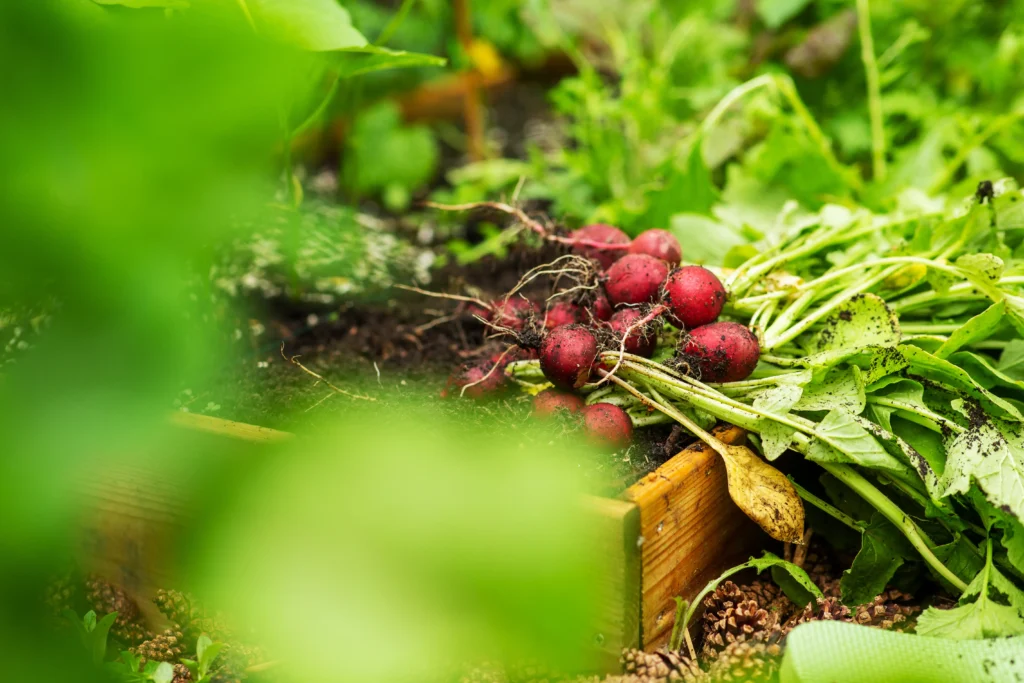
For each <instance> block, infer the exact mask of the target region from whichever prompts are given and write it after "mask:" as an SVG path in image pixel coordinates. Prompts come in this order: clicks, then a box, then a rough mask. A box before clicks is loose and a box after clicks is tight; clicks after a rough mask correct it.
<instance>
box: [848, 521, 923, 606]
mask: <svg viewBox="0 0 1024 683" xmlns="http://www.w3.org/2000/svg"><path fill="white" fill-rule="evenodd" d="M915 556H916V553H915V551H914V549H913V548H912V547H908V543H907V540H906V539H905V538H904V537H903V535H902V534H901V533H900V532H899V530H898V529H896V527H894V526H893V525H892V523H891V522H889V521H888V520H886V519H885V518H884V517H883V516H882V515H881V514H879V513H877V512H876V513H874V514H873V515H872V516H871V522H870V523H869V524H868V525H867V526H866V527H865V528H864V533H863V534H862V535H861V547H860V552H858V553H857V557H855V558H854V560H853V564H852V565H851V566H850V568H849V569H847V570H846V571H844V572H843V578H842V581H841V582H840V586H841V588H842V598H843V602H844V603H845V604H848V605H861V604H864V603H866V602H870V601H871V600H872V599H873V598H874V597H875V596H876V595H879V594H881V593H882V591H884V590H885V587H886V585H888V583H889V581H890V580H891V579H892V576H893V574H895V573H896V570H897V569H899V568H900V566H901V565H902V564H903V560H904V557H915Z"/></svg>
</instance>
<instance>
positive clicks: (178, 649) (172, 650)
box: [132, 628, 185, 666]
mask: <svg viewBox="0 0 1024 683" xmlns="http://www.w3.org/2000/svg"><path fill="white" fill-rule="evenodd" d="M132 652H134V653H135V654H136V655H138V657H139V660H140V661H139V663H140V664H142V665H143V666H144V665H145V664H146V662H149V661H153V662H171V663H172V664H173V663H176V662H177V661H178V660H179V659H181V657H182V655H184V654H185V636H184V635H183V634H182V632H181V631H178V630H176V629H172V628H169V629H167V630H166V631H164V632H163V633H161V634H160V635H158V636H154V637H152V638H150V639H149V640H147V641H145V642H143V643H140V644H139V645H137V646H136V647H134V648H132Z"/></svg>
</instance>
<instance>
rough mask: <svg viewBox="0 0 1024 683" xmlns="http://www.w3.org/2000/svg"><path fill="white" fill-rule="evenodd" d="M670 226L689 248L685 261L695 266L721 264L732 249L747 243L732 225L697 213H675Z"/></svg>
mask: <svg viewBox="0 0 1024 683" xmlns="http://www.w3.org/2000/svg"><path fill="white" fill-rule="evenodd" d="M668 226H669V230H670V231H671V232H672V234H673V235H675V236H676V238H677V239H678V240H679V242H680V243H681V244H686V245H688V248H687V250H686V260H687V261H691V262H693V263H711V264H718V263H721V262H722V261H723V260H724V259H725V255H726V254H727V253H729V251H730V250H732V249H734V248H736V247H738V246H741V245H745V244H747V240H746V238H744V237H743V235H741V234H740V233H739V232H738V231H736V230H735V229H733V228H732V227H730V226H729V225H726V224H725V223H722V222H720V221H718V220H716V219H714V218H708V217H707V216H703V215H700V214H697V213H690V212H682V213H676V214H673V215H672V217H671V218H670V219H669V223H668Z"/></svg>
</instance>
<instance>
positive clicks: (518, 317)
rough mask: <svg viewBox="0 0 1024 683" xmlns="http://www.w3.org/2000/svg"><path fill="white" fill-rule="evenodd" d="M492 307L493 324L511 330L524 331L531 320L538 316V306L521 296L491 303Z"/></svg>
mask: <svg viewBox="0 0 1024 683" xmlns="http://www.w3.org/2000/svg"><path fill="white" fill-rule="evenodd" d="M491 305H492V306H493V307H494V311H493V313H492V314H491V318H490V320H491V322H493V323H494V324H495V325H498V326H500V327H507V328H509V329H510V330H517V331H518V330H521V329H523V328H524V327H526V323H527V322H529V320H530V318H533V317H536V316H537V315H538V307H537V304H535V303H533V302H532V301H529V300H527V299H524V298H523V297H521V296H512V297H509V298H508V299H498V300H496V301H493V302H491Z"/></svg>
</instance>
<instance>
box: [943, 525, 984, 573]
mask: <svg viewBox="0 0 1024 683" xmlns="http://www.w3.org/2000/svg"><path fill="white" fill-rule="evenodd" d="M933 552H934V553H935V557H937V558H939V562H941V563H942V564H944V565H946V567H947V568H948V569H949V571H951V572H953V573H954V574H956V575H957V576H958V577H960V579H962V580H963V581H970V580H971V579H972V578H973V577H975V576H977V575H978V572H980V571H981V570H982V568H983V567H984V566H985V560H984V558H981V557H978V554H977V550H976V549H974V548H972V547H971V543H970V541H968V540H967V539H966V538H965V537H964V536H962V535H961V536H958V537H957V539H956V540H955V541H952V542H950V543H946V544H944V545H937V546H935V549H934V551H933Z"/></svg>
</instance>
